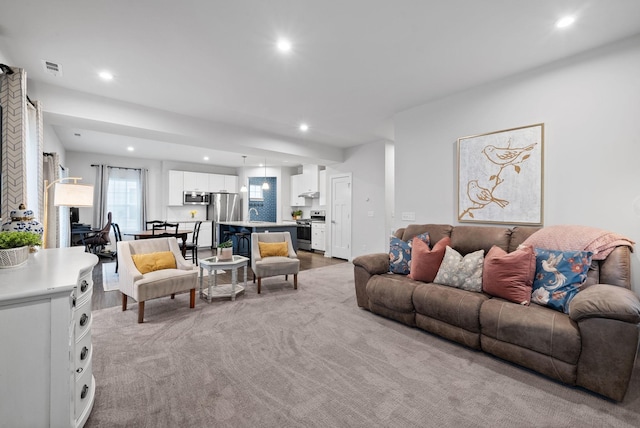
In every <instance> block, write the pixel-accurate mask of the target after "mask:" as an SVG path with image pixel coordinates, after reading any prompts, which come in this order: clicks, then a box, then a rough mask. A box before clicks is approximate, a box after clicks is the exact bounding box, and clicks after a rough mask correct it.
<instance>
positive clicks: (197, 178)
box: [184, 171, 211, 192]
mask: <svg viewBox="0 0 640 428" xmlns="http://www.w3.org/2000/svg"><path fill="white" fill-rule="evenodd" d="M209 175H211V174H207V173H205V172H190V171H185V172H184V191H185V192H190V191H192V190H195V191H197V192H209V191H210V190H209Z"/></svg>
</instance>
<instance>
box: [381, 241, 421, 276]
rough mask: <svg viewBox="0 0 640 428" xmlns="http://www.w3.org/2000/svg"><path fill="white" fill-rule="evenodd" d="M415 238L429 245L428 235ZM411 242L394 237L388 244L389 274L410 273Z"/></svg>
mask: <svg viewBox="0 0 640 428" xmlns="http://www.w3.org/2000/svg"><path fill="white" fill-rule="evenodd" d="M416 238H418V239H420V240H421V241H423V242H425V243H426V244H427V245H429V234H428V233H422V234H420V235H418V236H416ZM411 242H412V241H408V242H407V241H403V240H402V239H400V238H396V237H395V236H392V237H391V240H390V242H389V272H392V273H399V274H402V275H408V274H409V272H411Z"/></svg>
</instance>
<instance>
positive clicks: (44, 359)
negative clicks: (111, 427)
mask: <svg viewBox="0 0 640 428" xmlns="http://www.w3.org/2000/svg"><path fill="white" fill-rule="evenodd" d="M97 262H98V258H97V257H96V256H95V255H93V254H89V253H85V252H84V248H83V247H72V248H56V249H46V250H39V251H38V252H37V253H34V254H30V255H29V260H28V262H27V263H26V265H23V266H20V267H17V268H11V269H0V349H1V350H0V427H2V428H3V427H12V428H13V427H81V426H83V425H84V424H85V422H86V421H87V418H88V417H89V413H91V409H92V408H93V400H94V397H95V379H94V378H93V374H92V371H91V360H92V356H93V349H92V346H91V323H92V317H91V295H92V293H93V281H92V278H91V274H92V272H93V267H94V266H95V265H96V264H97Z"/></svg>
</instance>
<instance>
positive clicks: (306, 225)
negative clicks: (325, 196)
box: [296, 219, 311, 251]
mask: <svg viewBox="0 0 640 428" xmlns="http://www.w3.org/2000/svg"><path fill="white" fill-rule="evenodd" d="M296 229H297V230H296V232H297V233H298V249H300V250H307V251H309V250H311V219H300V220H296Z"/></svg>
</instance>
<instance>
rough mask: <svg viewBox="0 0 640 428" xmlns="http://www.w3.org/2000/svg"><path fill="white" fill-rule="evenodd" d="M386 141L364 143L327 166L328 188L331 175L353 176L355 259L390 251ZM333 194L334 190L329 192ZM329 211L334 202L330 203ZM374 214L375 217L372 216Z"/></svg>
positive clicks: (352, 248) (352, 212) (328, 205)
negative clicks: (344, 174) (346, 173)
mask: <svg viewBox="0 0 640 428" xmlns="http://www.w3.org/2000/svg"><path fill="white" fill-rule="evenodd" d="M386 150H387V143H386V142H384V141H381V142H375V143H369V144H363V145H360V146H356V147H352V148H349V149H347V150H345V162H343V163H341V164H337V165H331V166H327V183H328V184H327V187H328V188H329V187H330V183H331V176H332V175H336V174H339V173H345V172H350V173H351V174H352V183H351V184H352V191H351V195H352V203H351V218H352V221H351V257H357V256H359V255H362V254H367V253H376V252H386V251H387V247H388V245H387V244H388V240H389V234H388V232H387V227H386V226H385V222H386V216H385V212H386V211H387V208H386V206H385V198H386V196H385V153H386ZM328 192H329V194H330V191H329V189H328ZM326 209H327V211H329V210H330V209H331V201H330V200H327V207H326ZM370 213H372V214H373V215H372V216H369V214H370ZM326 237H327V248H328V249H330V248H331V247H330V245H331V233H330V224H328V225H327V233H326Z"/></svg>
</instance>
